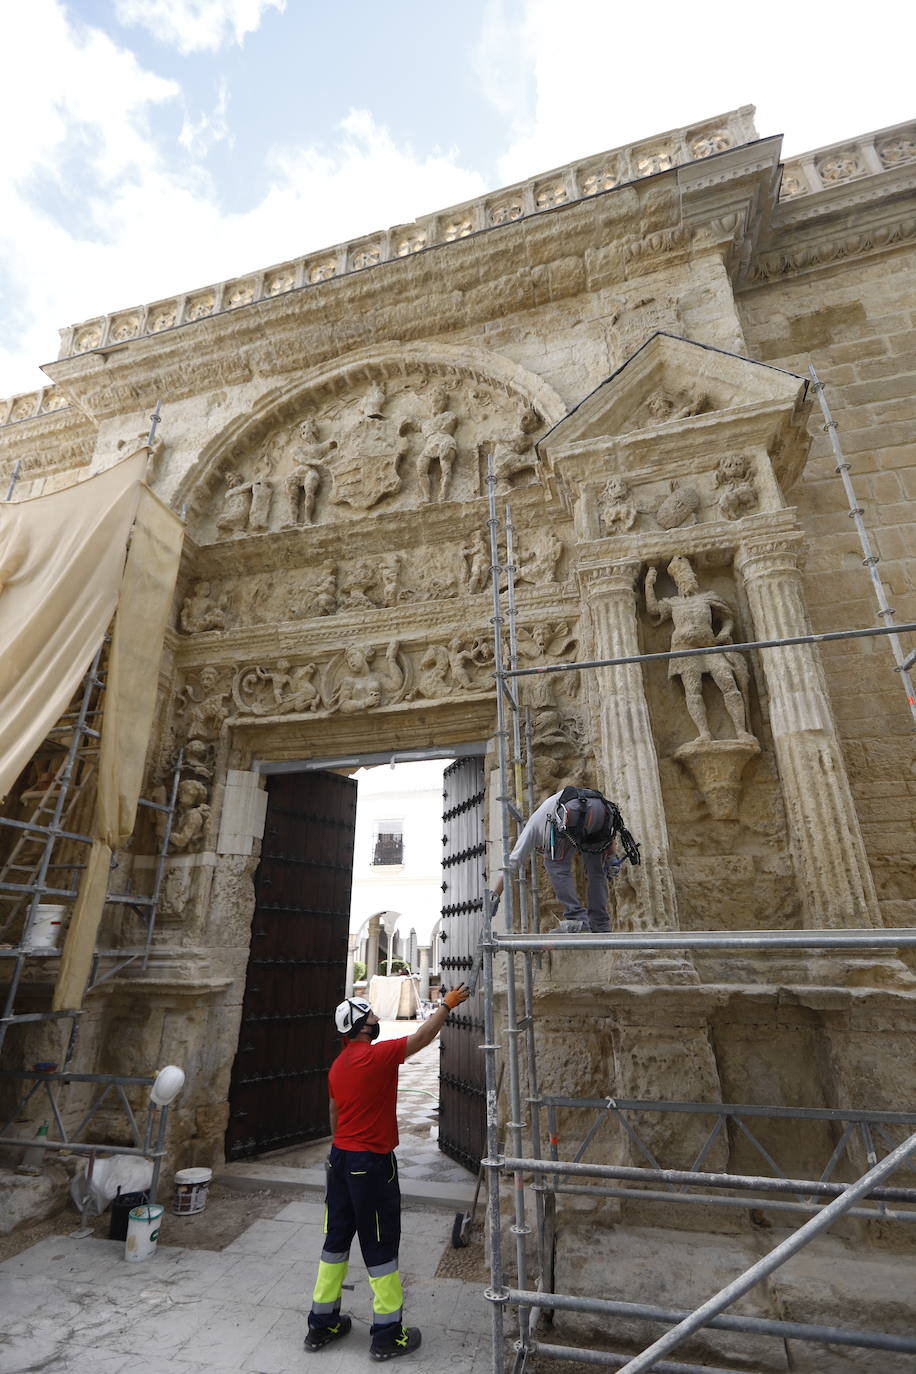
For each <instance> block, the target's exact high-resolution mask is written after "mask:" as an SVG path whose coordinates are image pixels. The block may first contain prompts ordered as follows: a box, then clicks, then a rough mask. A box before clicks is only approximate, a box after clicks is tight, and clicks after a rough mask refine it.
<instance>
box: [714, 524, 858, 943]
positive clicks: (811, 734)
mask: <svg viewBox="0 0 916 1374" xmlns="http://www.w3.org/2000/svg"><path fill="white" fill-rule="evenodd" d="M735 566H736V568H737V570H738V571H739V572H740V573H741V575H742V577H743V578H744V583H745V586H746V588H747V596H748V601H749V603H750V607H751V613H752V615H753V618H754V637H755V638H757V639H783V638H787V637H790V636H792V635H804V634H810V633H811V626H810V624H809V621H808V615H807V611H806V608H805V601H804V594H803V591H802V583H801V573H800V571H799V549H798V543H797V541H792V540H780V541H779V542H778V543H777V544H775V545H774V544H773V543H772V542H768V543H766V544H764V543H760V544H754V543H751V544H749V545H747V546H745V547H742V548H739V550H738V553H737V555H736V558H735ZM760 661H761V663H762V665H763V673H764V676H765V679H766V685H767V692H768V695H769V698H770V728H771V730H772V733H773V744H774V747H775V750H776V760H777V764H778V766H779V776H780V780H781V782H782V791H783V797H784V800H785V806H786V815H787V819H788V825H789V836H790V842H791V846H792V857H793V861H794V864H795V872H796V877H797V879H798V885H799V891H800V894H801V898H802V905H803V911H804V920H805V924H806V925H807V926H809V927H820V926H880V925H881V917H880V913H879V910H878V900H877V896H876V894H875V884H874V880H873V878H872V874H871V870H870V868H869V866H868V858H867V856H866V853H865V845H864V843H863V840H862V832H861V830H860V828H859V820H858V816H857V815H856V810H855V806H854V803H853V799H852V793H851V791H850V788H849V780H848V778H847V776H846V767H845V764H844V762H843V756H842V753H841V751H840V744H839V740H838V739H837V734H836V726H835V725H834V721H833V714H832V711H831V709H830V702H829V699H828V696H827V689H826V685H825V682H824V676H823V671H822V668H821V663H820V659H819V657H818V652H817V649H816V647H815V646H814V645H813V644H805V645H798V646H795V647H793V648H784V649H766V650H764V651H763V652H762V653H761V654H760Z"/></svg>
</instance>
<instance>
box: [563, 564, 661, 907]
mask: <svg viewBox="0 0 916 1374" xmlns="http://www.w3.org/2000/svg"><path fill="white" fill-rule="evenodd" d="M638 572H639V565H638V564H637V563H628V564H625V565H622V566H617V567H611V568H607V569H601V570H600V571H591V570H589V571H588V572H587V573H583V574H582V585H583V590H584V591H585V593H586V596H587V600H588V606H589V609H590V613H591V620H592V627H593V634H594V649H595V657H596V658H618V657H623V656H626V655H628V654H638V653H639V638H638V634H637V620H636V592H635V582H636V577H637V574H638ZM593 702H594V713H595V715H596V717H597V721H598V726H599V732H600V750H601V752H600V758H599V767H600V769H601V771H602V773H603V776H604V783H605V787H606V790H607V791H608V793H609V795H610V796H612V797H613V798H614V800H615V801H616V802H617V803H618V805H619V806H620V809H621V811H622V813H623V817H624V820H625V821H626V824H627V826H628V828H629V829H630V830H631V831H632V832H633V834H634V836H635V837H636V839H637V840H638V841H639V843H640V846H641V851H642V864H641V866H640V867H639V868H637V869H630V870H629V872H628V873H627V877H628V878H629V880H630V881H631V882H632V884H633V887H634V889H635V892H636V897H637V904H638V918H639V921H640V923H641V924H642V925H643V926H644V927H646V928H654V927H658V928H661V929H673V930H676V929H677V928H678V918H677V900H676V897H675V891H674V881H673V878H672V874H671V861H670V856H669V849H668V827H667V825H666V823H665V813H664V807H663V805H662V789H661V780H660V778H659V772H658V756H657V754H656V751H655V741H654V739H653V737H652V723H651V720H650V718H649V704H648V702H647V700H646V693H645V687H644V684H643V675H642V667H641V665H640V664H638V663H634V664H631V665H626V666H623V667H619V668H598V669H596V670H595V679H594V683H593Z"/></svg>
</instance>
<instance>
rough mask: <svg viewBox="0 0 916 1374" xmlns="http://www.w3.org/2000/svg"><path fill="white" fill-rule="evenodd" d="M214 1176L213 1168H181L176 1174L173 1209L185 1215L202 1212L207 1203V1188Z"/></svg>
mask: <svg viewBox="0 0 916 1374" xmlns="http://www.w3.org/2000/svg"><path fill="white" fill-rule="evenodd" d="M212 1177H213V1170H212V1169H179V1170H178V1172H177V1173H176V1175H175V1200H174V1202H173V1203H172V1211H173V1212H176V1213H177V1214H178V1216H183V1217H189V1216H192V1215H193V1214H194V1213H195V1212H202V1211H203V1210H204V1208H205V1207H206V1205H207V1189H208V1188H209V1187H210V1180H211V1179H212Z"/></svg>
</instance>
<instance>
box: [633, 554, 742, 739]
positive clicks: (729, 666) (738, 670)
mask: <svg viewBox="0 0 916 1374" xmlns="http://www.w3.org/2000/svg"><path fill="white" fill-rule="evenodd" d="M668 572H669V574H670V576H671V577H672V578H673V579H674V585H675V586H676V587H677V595H676V596H666V597H662V598H661V600H658V599H657V598H656V596H655V581H656V578H657V576H658V569H657V568H654V567H652V568H649V570H648V572H647V573H646V609H647V610H648V612H649V614H650V616H652V618H653V620H655V621H656V622H658V623H661V622H663V621H666V620H670V621H671V623H672V631H671V648H672V649H673V650H674V649H708V648H711V647H712V646H713V645H715V644H723V645H725V644H729V643H730V642H731V638H732V627H733V626H734V623H735V617H734V612H733V611H732V609H731V607H730V606H729V604H728V602H727V601H725V600H723V598H722V597H720V596H719V595H718V593H716V592H703V591H701V590H700V584H699V582H698V581H697V577H696V574H695V572H694V571H693V567H692V566H691V563H690V559H689V558H684V557H683V556H682V555H677V556H676V557H674V558H672V559H671V561H670V563H669V564H668ZM717 623H718V628H716V625H717ZM668 676H669V677H679V678H680V679H681V683H682V685H683V688H684V693H685V696H686V699H687V711H688V714H689V716H690V719H691V720H692V721H693V723H694V725H695V726H696V730H697V738H698V739H711V738H712V735H711V733H710V729H709V721H708V719H707V715H706V706H705V705H704V702H703V678H704V677H705V676H709V677H711V678H712V680H713V682H714V683H715V684H716V686H717V687H718V689H719V691H720V692H721V693H722V698H723V701H724V703H725V709H726V711H727V712H728V714H729V717H730V719H731V722H732V725H733V726H734V729H735V738H736V739H740V740H752V739H754V736H753V735H751V734H749V733H748V731H747V729H746V719H747V716H746V708H745V693H746V691H747V667H746V665H745V663H744V660H743V659H742V658H741V656H740V655H739V654H729V653H726V652H723V653H721V654H708V655H704V656H703V657H701V658H673V659H671V660H670V662H669V666H668Z"/></svg>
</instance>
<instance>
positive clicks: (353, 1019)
mask: <svg viewBox="0 0 916 1374" xmlns="http://www.w3.org/2000/svg"><path fill="white" fill-rule="evenodd" d="M371 1010H372V1007H371V1006H370V1005H369V1003H368V1002H367V1001H366V999H365V997H348V998H347V1000H346V1001H345V1002H341V1004H340V1006H339V1007H338V1008H337V1010H336V1011H335V1013H334V1023H335V1025H336V1026H337V1029H338V1030H339V1031H340V1033H341V1035H356V1034H358V1032H359V1031H361V1030H362V1028H363V1026H364V1025H365V1024H366V1017H367V1016H368V1015H369V1013H370V1012H371Z"/></svg>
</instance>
